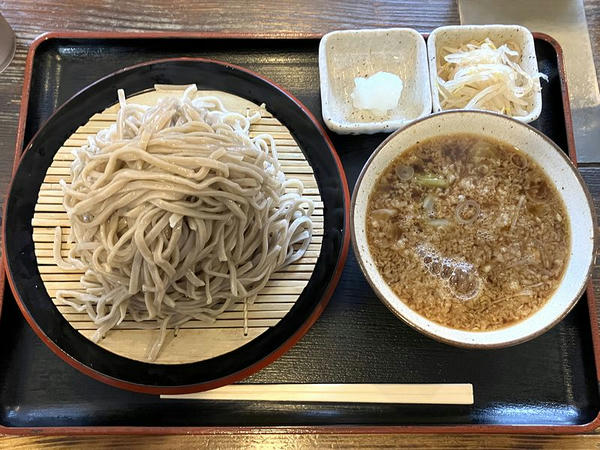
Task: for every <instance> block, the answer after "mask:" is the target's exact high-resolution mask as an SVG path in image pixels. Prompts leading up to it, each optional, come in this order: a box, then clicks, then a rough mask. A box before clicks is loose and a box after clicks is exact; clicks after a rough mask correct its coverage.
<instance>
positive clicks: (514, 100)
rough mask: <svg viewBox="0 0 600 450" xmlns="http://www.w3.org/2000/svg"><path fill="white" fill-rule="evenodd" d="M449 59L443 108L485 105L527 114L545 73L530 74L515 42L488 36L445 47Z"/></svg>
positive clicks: (441, 83) (441, 75) (442, 81)
mask: <svg viewBox="0 0 600 450" xmlns="http://www.w3.org/2000/svg"><path fill="white" fill-rule="evenodd" d="M443 50H444V51H445V52H446V53H447V54H446V56H444V58H443V59H444V61H445V63H444V64H443V65H441V67H440V68H439V71H438V77H437V84H438V92H439V94H440V105H441V107H442V109H456V108H463V109H484V110H488V111H495V112H499V113H502V114H507V115H510V116H513V117H524V116H526V115H528V114H529V113H530V112H531V111H529V110H528V108H529V109H530V104H531V97H532V96H533V94H534V93H536V92H539V91H540V89H541V86H540V80H539V79H540V78H543V79H544V80H546V81H548V77H547V76H546V75H544V74H543V73H536V74H534V75H533V76H531V75H529V74H528V73H527V72H525V71H524V70H523V68H522V67H521V66H520V65H519V63H518V61H519V59H520V52H519V49H518V47H517V46H516V45H515V44H513V43H507V44H503V45H501V46H500V47H496V46H495V45H494V43H493V42H492V41H491V40H490V39H489V38H486V39H485V40H484V41H483V42H475V41H473V42H470V43H468V44H465V45H463V46H461V47H460V48H449V47H446V48H444V49H443Z"/></svg>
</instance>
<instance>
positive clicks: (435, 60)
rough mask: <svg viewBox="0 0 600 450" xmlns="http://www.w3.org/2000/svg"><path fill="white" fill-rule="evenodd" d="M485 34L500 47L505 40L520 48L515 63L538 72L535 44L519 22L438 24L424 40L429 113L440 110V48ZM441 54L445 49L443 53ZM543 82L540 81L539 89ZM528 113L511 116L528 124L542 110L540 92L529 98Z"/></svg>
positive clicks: (458, 44) (475, 38)
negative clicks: (430, 99) (444, 25)
mask: <svg viewBox="0 0 600 450" xmlns="http://www.w3.org/2000/svg"><path fill="white" fill-rule="evenodd" d="M486 37H488V38H490V39H491V41H492V42H493V43H494V44H495V45H496V46H500V45H502V44H506V43H507V42H514V43H515V44H517V45H518V46H519V48H521V59H520V60H519V65H520V66H521V68H522V69H523V70H524V71H525V72H527V73H528V74H529V75H531V76H532V77H533V76H535V75H536V74H537V72H538V64H537V58H536V56H535V45H534V41H533V36H532V35H531V32H530V31H529V30H528V29H527V28H525V27H522V26H519V25H452V26H447V27H439V28H436V29H435V30H433V31H432V32H431V34H430V35H429V39H427V55H428V59H429V77H430V80H431V83H430V84H431V98H432V101H433V112H439V111H442V107H441V106H440V97H439V93H438V89H437V71H438V64H443V60H442V59H441V55H442V54H443V53H442V50H443V49H444V48H445V47H451V48H458V47H460V46H461V45H464V44H466V43H468V42H471V41H483V40H484V39H485V38H486ZM444 53H445V52H444ZM543 86H544V82H543V81H542V89H543ZM526 110H527V111H529V114H527V115H526V116H523V117H515V118H516V119H517V120H520V121H521V122H525V123H529V122H532V121H534V120H535V119H537V118H538V117H539V115H540V113H541V111H542V95H541V93H540V92H537V93H535V94H534V95H533V96H532V97H531V101H530V102H529V105H528V106H527V108H526Z"/></svg>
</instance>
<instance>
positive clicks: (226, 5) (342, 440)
mask: <svg viewBox="0 0 600 450" xmlns="http://www.w3.org/2000/svg"><path fill="white" fill-rule="evenodd" d="M585 9H586V15H587V19H588V26H589V31H590V36H591V40H592V47H593V51H594V60H595V62H596V64H597V65H598V64H599V61H600V0H585ZM0 12H1V13H2V15H3V16H4V17H5V18H6V20H7V21H8V22H9V23H10V24H11V26H12V27H13V29H14V30H15V31H16V34H17V51H16V55H15V59H14V61H13V62H12V64H11V65H10V66H9V67H8V69H7V70H6V71H5V72H3V73H1V74H0V202H3V200H4V196H5V192H6V189H7V185H8V181H9V177H10V172H11V167H12V159H13V152H14V145H15V134H16V129H17V121H18V111H19V105H20V97H21V87H22V83H23V70H24V66H25V56H26V53H27V49H28V47H29V44H30V43H31V41H32V40H33V39H34V38H35V37H36V36H37V35H39V34H41V33H43V32H46V31H61V30H71V31H75V30H82V31H89V30H105V31H150V30H153V31H213V32H249V33H261V34H278V35H282V34H284V35H297V34H299V33H325V32H327V31H331V30H334V29H340V28H359V27H361V28H369V27H385V26H410V27H413V28H416V29H417V30H419V31H430V30H431V29H433V28H435V27H438V26H441V25H449V24H456V23H458V9H457V5H456V1H455V0H427V1H421V0H406V1H392V0H373V1H343V0H336V1H319V0H305V1H302V0H293V1H280V2H279V1H278V2H274V1H268V0H255V1H254V2H247V1H243V0H230V1H223V0H206V1H203V2H190V1H189V0H186V1H183V0H145V1H136V0H120V1H108V0H106V1H102V0H62V1H61V0H55V1H53V0H0ZM581 172H582V174H583V176H584V178H585V180H586V181H587V183H588V185H589V187H590V190H591V192H592V196H593V197H594V202H595V204H596V207H597V208H598V207H600V165H598V166H595V165H594V166H586V167H582V168H581ZM599 274H600V272H599V270H598V266H596V267H595V270H594V273H593V277H594V290H595V292H596V295H597V296H599V294H600V278H599ZM598 298H600V296H599V297H598ZM69 445H72V446H78V447H85V448H114V447H123V448H132V447H144V448H147V449H148V450H150V449H151V448H158V447H161V448H162V447H167V448H181V447H210V448H240V447H241V448H247V447H252V448H257V447H260V448H323V447H327V448H448V449H455V448H461V449H464V448H469V449H470V448H483V447H485V448H550V447H553V448H569V449H593V448H600V434H587V435H573V436H530V435H510V434H509V435H428V434H418V435H415V434H409V435H331V434H318V435H308V434H304V435H286V434H279V433H273V434H264V433H263V434H257V433H250V434H244V435H210V436H152V437H144V436H88V437H73V436H30V437H12V436H5V437H0V448H14V449H17V448H40V447H56V448H60V447H65V446H69Z"/></svg>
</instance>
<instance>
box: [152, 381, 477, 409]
mask: <svg viewBox="0 0 600 450" xmlns="http://www.w3.org/2000/svg"><path fill="white" fill-rule="evenodd" d="M160 398H162V399H186V400H257V401H273V402H275V401H281V402H332V403H340V402H342V403H419V404H446V405H472V404H473V385H472V384H469V383H464V384H460V383H456V384H232V385H229V386H223V387H220V388H217V389H213V390H211V391H205V392H197V393H194V394H180V395H161V396H160Z"/></svg>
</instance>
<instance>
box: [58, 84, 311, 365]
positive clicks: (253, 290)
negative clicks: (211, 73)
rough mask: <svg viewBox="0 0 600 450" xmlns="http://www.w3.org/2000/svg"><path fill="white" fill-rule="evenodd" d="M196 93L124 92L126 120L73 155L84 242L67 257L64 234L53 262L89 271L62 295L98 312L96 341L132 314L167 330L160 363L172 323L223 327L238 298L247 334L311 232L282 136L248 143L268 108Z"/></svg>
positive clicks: (155, 349)
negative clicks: (151, 99) (281, 157)
mask: <svg viewBox="0 0 600 450" xmlns="http://www.w3.org/2000/svg"><path fill="white" fill-rule="evenodd" d="M195 94H196V86H195V85H192V86H190V87H188V88H187V89H186V90H185V92H184V93H183V95H182V96H181V97H180V98H177V97H174V96H170V97H166V98H163V99H161V100H159V101H158V102H157V104H156V105H155V106H152V107H149V106H143V105H137V104H130V103H127V102H126V101H125V96H124V93H123V91H122V90H119V92H118V98H119V104H120V110H119V112H118V116H117V121H116V123H115V124H112V125H111V126H110V127H109V128H107V129H104V130H102V131H100V132H98V134H97V135H96V136H95V137H92V138H89V142H88V144H87V145H84V146H83V147H81V148H78V149H76V150H75V151H74V155H75V160H74V162H73V164H72V167H71V174H72V181H71V183H70V184H68V183H66V182H64V180H61V186H62V189H63V192H64V206H65V209H66V211H67V215H68V217H69V219H70V222H71V236H70V240H71V241H72V242H73V245H72V249H71V250H70V252H69V256H68V257H67V258H66V259H65V260H63V259H62V257H61V254H60V250H61V239H60V233H61V230H60V228H59V227H57V228H56V232H55V241H54V259H55V261H56V264H57V265H58V266H59V267H61V268H63V269H66V270H73V269H77V270H83V271H84V272H85V273H84V275H83V276H82V277H81V285H82V287H83V289H82V290H59V291H57V294H56V297H57V299H58V300H60V301H63V302H66V303H68V304H70V305H71V306H73V307H74V308H75V309H76V310H77V311H78V312H87V314H88V315H89V316H90V318H91V319H92V320H93V322H94V324H95V325H96V326H97V330H96V332H95V334H94V335H93V338H92V339H93V340H94V341H95V342H97V341H99V340H100V339H101V338H103V337H104V336H105V335H106V333H107V332H109V330H111V329H114V328H119V326H120V325H121V324H122V322H123V321H124V320H125V319H128V320H131V319H133V320H134V321H135V322H136V323H137V325H138V326H139V327H140V328H159V329H160V335H159V338H158V339H157V341H156V342H155V343H154V344H153V345H152V347H151V348H150V349H149V352H148V358H149V359H150V360H154V359H156V357H157V355H158V353H159V351H160V349H161V347H162V345H163V343H164V340H165V337H166V334H167V329H168V328H174V329H175V330H177V329H178V328H179V327H180V326H181V325H183V324H184V323H185V322H188V321H190V320H200V321H204V322H213V321H214V320H215V318H216V317H218V316H219V314H221V313H222V312H223V311H225V310H227V309H228V307H229V306H230V305H232V303H234V302H243V303H244V328H245V330H244V331H245V332H247V305H248V304H249V303H252V302H253V301H254V299H255V298H256V296H257V294H258V293H259V292H260V290H261V289H262V288H263V287H264V286H265V284H266V283H267V281H268V280H269V277H270V275H271V274H272V273H273V272H275V271H277V270H278V269H280V268H282V267H284V266H286V265H288V264H291V263H293V262H294V261H296V260H298V259H299V258H301V257H302V255H303V254H304V253H305V251H306V249H307V248H308V245H309V244H310V241H311V237H312V221H311V218H310V216H311V214H312V212H313V209H314V206H313V203H312V201H311V200H310V199H308V198H306V197H303V196H302V191H303V185H302V182H301V181H300V180H298V179H288V178H286V176H285V174H284V173H283V171H282V169H281V166H280V164H279V161H278V159H277V150H276V147H275V142H274V140H273V138H272V136H270V135H269V134H260V135H258V136H256V137H254V138H251V137H250V136H249V128H250V124H251V123H253V122H255V121H257V120H259V119H260V112H255V113H254V114H252V115H249V114H247V115H246V116H244V115H242V114H239V113H236V112H230V111H227V110H226V109H225V108H224V106H223V104H222V102H221V101H220V100H219V99H218V98H216V97H195Z"/></svg>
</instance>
